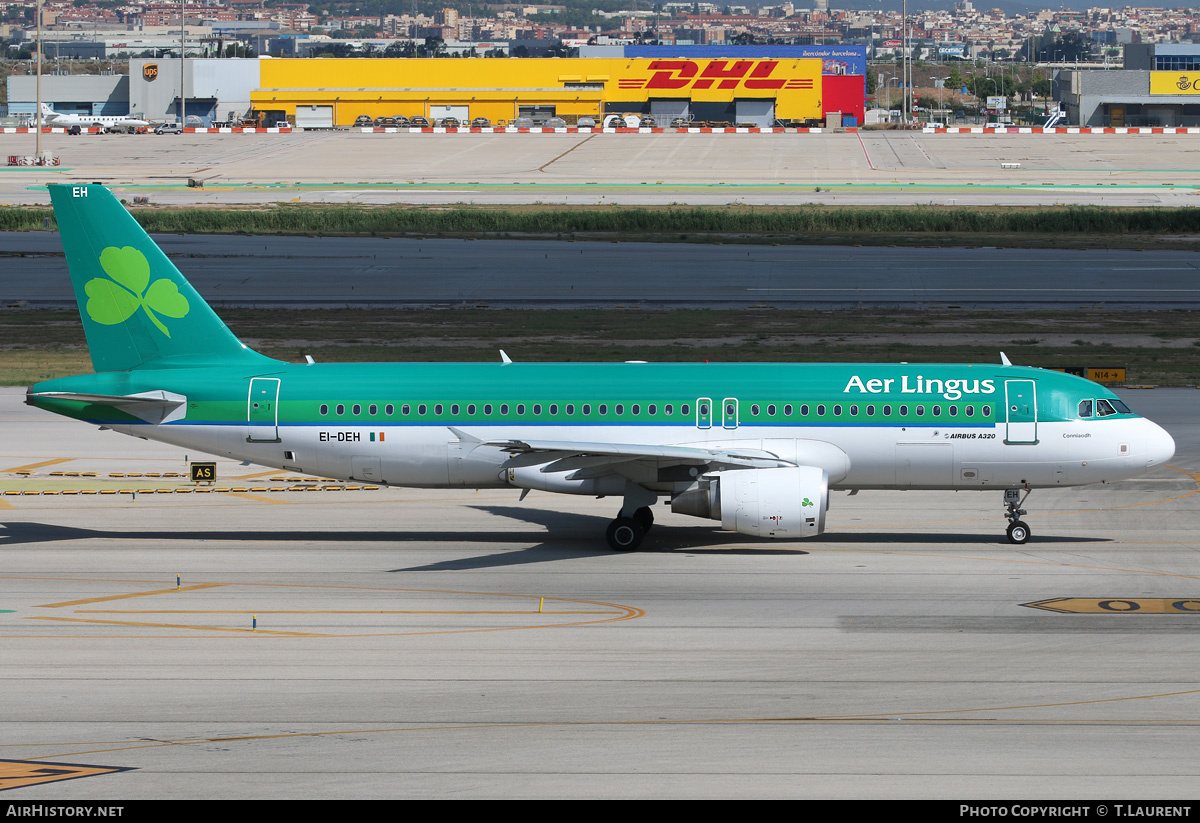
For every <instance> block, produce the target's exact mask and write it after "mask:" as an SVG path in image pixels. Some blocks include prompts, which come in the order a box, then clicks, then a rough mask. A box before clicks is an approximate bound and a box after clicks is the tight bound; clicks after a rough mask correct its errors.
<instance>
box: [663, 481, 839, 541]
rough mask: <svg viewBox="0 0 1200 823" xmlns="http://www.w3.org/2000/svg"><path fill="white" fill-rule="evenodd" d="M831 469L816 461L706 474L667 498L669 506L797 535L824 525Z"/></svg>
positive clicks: (752, 529) (747, 527)
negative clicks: (798, 464) (812, 464)
mask: <svg viewBox="0 0 1200 823" xmlns="http://www.w3.org/2000/svg"><path fill="white" fill-rule="evenodd" d="M828 509H829V474H828V473H827V472H826V471H825V470H824V469H819V468H816V467H815V466H789V467H785V468H777V469H739V470H733V471H723V472H713V473H712V474H706V475H705V476H704V477H702V478H700V480H698V481H697V482H696V483H693V484H692V485H690V486H688V487H687V488H686V489H684V490H683V491H682V492H680V493H679V494H677V495H676V496H675V498H674V499H672V500H671V511H673V512H677V513H679V514H690V515H692V516H694V517H708V518H710V519H712V520H720V521H721V525H722V526H723V527H724V528H726V529H729V530H731V531H736V532H740V533H742V534H749V535H753V536H755V537H774V538H787V539H796V538H799V537H814V536H816V535H818V534H820V533H821V532H823V531H825V513H826V511H828Z"/></svg>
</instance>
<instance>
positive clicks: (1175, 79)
mask: <svg viewBox="0 0 1200 823" xmlns="http://www.w3.org/2000/svg"><path fill="white" fill-rule="evenodd" d="M1055 84H1056V92H1055V97H1056V98H1057V99H1058V100H1059V101H1060V103H1061V104H1062V107H1063V109H1064V110H1065V111H1066V114H1067V122H1069V123H1071V124H1072V125H1079V126H1091V127H1116V128H1122V127H1139V126H1152V127H1153V126H1163V127H1178V126H1200V44H1196V43H1170V44H1168V43H1131V44H1129V45H1126V46H1125V66H1124V68H1123V69H1113V70H1108V71H1105V70H1088V71H1060V72H1059V73H1058V75H1057V76H1056V78H1055Z"/></svg>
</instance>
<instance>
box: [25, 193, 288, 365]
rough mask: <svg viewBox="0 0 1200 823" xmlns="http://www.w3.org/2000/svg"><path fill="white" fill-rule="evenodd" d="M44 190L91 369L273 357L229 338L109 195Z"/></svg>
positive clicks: (263, 362) (236, 362)
mask: <svg viewBox="0 0 1200 823" xmlns="http://www.w3.org/2000/svg"><path fill="white" fill-rule="evenodd" d="M48 188H49V189H50V200H51V202H52V203H53V204H54V217H55V219H56V220H57V221H58V230H59V233H60V234H61V236H62V244H63V251H65V252H66V257H67V267H68V268H69V269H70V271H71V285H72V286H73V287H74V289H75V300H76V301H77V302H78V303H79V315H80V317H81V318H83V330H84V333H85V334H86V335H87V341H88V349H89V351H90V352H91V355H92V366H93V367H94V368H95V370H96V371H97V372H106V371H125V370H127V369H136V368H172V367H187V366H216V365H231V366H232V365H248V366H263V365H269V364H272V363H275V362H277V361H274V360H271V358H269V357H264V356H263V355H261V354H258V353H257V352H255V351H253V350H251V349H248V348H246V346H245V345H244V344H243V343H242V342H241V341H240V340H238V339H237V337H235V336H234V334H233V332H231V331H230V330H229V328H228V327H227V326H226V325H225V324H224V323H223V322H222V321H221V318H219V317H217V315H216V313H214V312H213V310H212V309H211V308H210V307H209V305H208V304H207V303H205V302H204V300H203V298H201V297H200V295H199V294H197V293H196V290H195V289H193V288H192V286H191V284H190V283H188V281H187V280H186V279H184V277H183V275H182V274H180V273H179V269H177V268H175V264H174V263H172V262H171V261H170V259H168V258H167V256H166V255H165V254H163V253H162V250H161V249H159V248H158V245H157V244H155V242H154V241H153V240H151V239H150V235H148V234H146V232H145V230H144V229H142V227H141V226H139V225H138V223H137V221H136V220H134V219H133V215H131V214H130V213H129V212H128V211H127V210H126V209H125V207H124V206H123V205H121V203H120V201H118V200H117V198H116V197H114V196H113V194H112V192H110V191H109V190H108V189H106V188H104V187H103V186H70V185H51V186H48Z"/></svg>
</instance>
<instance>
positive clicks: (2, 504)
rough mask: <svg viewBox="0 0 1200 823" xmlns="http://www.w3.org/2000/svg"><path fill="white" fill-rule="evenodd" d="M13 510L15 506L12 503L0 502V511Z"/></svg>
mask: <svg viewBox="0 0 1200 823" xmlns="http://www.w3.org/2000/svg"><path fill="white" fill-rule="evenodd" d="M15 508H16V506H14V505H13V504H12V503H9V502H8V501H7V500H0V509H15Z"/></svg>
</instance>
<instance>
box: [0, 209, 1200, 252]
mask: <svg viewBox="0 0 1200 823" xmlns="http://www.w3.org/2000/svg"><path fill="white" fill-rule="evenodd" d="M133 214H134V216H135V217H136V218H137V220H138V222H139V223H141V224H142V225H143V226H144V227H145V228H146V229H147V230H148V231H151V232H166V233H191V234H272V235H293V234H301V235H338V236H346V235H374V236H387V235H395V236H399V235H419V236H501V237H503V236H537V237H546V236H562V237H571V238H573V237H581V236H617V237H622V238H633V237H636V238H638V239H649V240H660V241H663V242H679V241H685V242H686V241H693V242H695V241H700V242H704V241H705V240H715V241H722V242H724V241H727V240H728V239H730V238H731V237H735V236H736V237H740V238H741V239H746V238H754V239H761V240H766V241H769V242H780V241H784V242H786V241H799V242H827V241H828V237H827V236H828V235H837V236H838V240H839V241H842V242H844V241H845V240H846V238H847V237H849V238H851V239H854V240H855V241H856V242H858V241H863V240H865V241H867V242H870V241H871V238H877V237H885V238H886V239H887V241H888V242H896V241H897V238H900V239H901V240H903V238H905V237H909V238H911V239H912V241H913V242H919V243H927V242H929V239H930V238H931V237H935V236H939V235H942V236H953V237H954V238H955V239H956V242H963V241H964V240H965V241H966V242H967V243H968V244H975V245H977V244H978V242H979V241H978V240H976V241H975V242H974V243H972V241H971V238H972V237H973V236H976V237H978V236H986V237H987V238H988V240H989V244H990V242H994V241H995V240H996V239H999V240H1001V241H1003V240H1004V239H1005V238H1007V239H1008V240H1009V243H1008V244H1009V245H1020V244H1021V241H1020V238H1022V237H1025V238H1045V237H1056V236H1073V237H1091V238H1093V239H1094V240H1095V242H1096V243H1097V244H1098V245H1109V244H1111V241H1112V239H1113V238H1120V237H1139V238H1146V237H1149V238H1154V237H1178V236H1180V235H1185V236H1192V235H1200V209H1195V208H1107V207H1102V206H1050V207H1010V208H1003V207H992V208H967V207H961V206H939V205H922V206H887V207H876V206H839V207H830V206H824V205H803V206H741V205H738V206H711V207H702V206H694V207H691V206H661V207H630V206H620V207H609V206H579V207H564V206H555V207H549V206H540V205H539V206H527V207H515V206H504V207H486V206H428V207H426V206H419V207H417V206H359V205H322V204H317V205H313V204H290V203H287V204H276V205H271V206H266V207H261V206H259V207H244V208H239V207H219V208H212V207H187V208H174V207H158V206H149V207H137V208H134V209H133ZM47 217H49V218H50V220H49V227H50V228H56V224H55V222H54V220H53V216H52V215H51V213H50V210H49V209H48V208H39V207H14V206H9V207H0V230H2V231H34V230H41V229H43V228H44V225H45V220H46V218H47Z"/></svg>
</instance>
